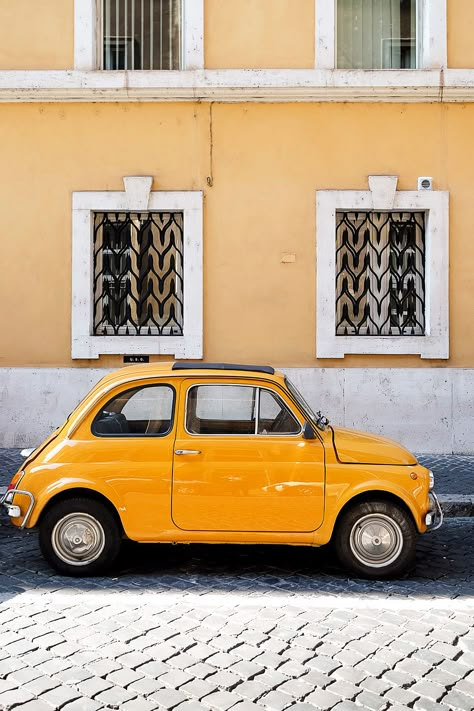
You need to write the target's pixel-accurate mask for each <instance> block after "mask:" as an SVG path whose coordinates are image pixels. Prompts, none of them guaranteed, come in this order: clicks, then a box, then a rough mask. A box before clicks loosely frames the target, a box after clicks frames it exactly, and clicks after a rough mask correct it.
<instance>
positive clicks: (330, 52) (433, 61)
mask: <svg viewBox="0 0 474 711" xmlns="http://www.w3.org/2000/svg"><path fill="white" fill-rule="evenodd" d="M418 2H419V17H420V18H421V19H420V22H419V24H420V26H421V32H420V37H419V38H418V42H419V45H418V52H417V56H418V58H419V65H420V66H419V67H418V69H441V68H444V67H446V66H447V11H446V0H418ZM336 4H337V0H315V5H316V39H315V66H316V68H317V69H337V66H336V56H337V54H336V42H337V37H336V32H337V31H336ZM340 71H353V72H355V71H380V72H388V71H390V72H397V73H398V81H399V83H400V84H403V82H404V79H403V76H404V74H405V73H406V72H408V71H410V70H409V69H398V70H393V69H379V70H375V69H371V70H355V69H354V70H347V69H346V70H340ZM411 71H414V70H411Z"/></svg>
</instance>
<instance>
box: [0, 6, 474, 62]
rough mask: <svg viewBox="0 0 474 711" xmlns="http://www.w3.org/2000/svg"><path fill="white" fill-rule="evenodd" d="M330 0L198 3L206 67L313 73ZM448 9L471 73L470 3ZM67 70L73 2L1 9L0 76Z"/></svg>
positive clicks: (452, 52) (451, 48)
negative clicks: (320, 17) (319, 19)
mask: <svg viewBox="0 0 474 711" xmlns="http://www.w3.org/2000/svg"><path fill="white" fill-rule="evenodd" d="M80 1H81V0H78V2H80ZM82 1H84V2H85V1H88V0H82ZM329 2H331V0H316V2H315V0H204V11H205V20H204V28H205V29H204V35H205V36H204V42H205V64H206V66H207V67H208V68H211V69H216V68H217V69H226V68H237V69H243V68H262V69H263V68H269V69H278V68H287V69H305V68H312V67H314V49H315V15H316V13H321V12H323V11H324V9H325V6H326V5H327V4H328V3H329ZM447 9H448V18H447V19H448V66H449V67H454V68H473V67H474V50H473V45H472V38H471V35H472V31H471V28H472V24H473V21H474V7H473V4H472V2H469V0H449V2H448V3H447ZM73 65H74V0H42V1H41V2H32V1H31V0H15V2H3V3H0V71H1V70H4V69H31V70H39V69H72V68H73Z"/></svg>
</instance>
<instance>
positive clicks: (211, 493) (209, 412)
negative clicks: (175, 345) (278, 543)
mask: <svg viewBox="0 0 474 711" xmlns="http://www.w3.org/2000/svg"><path fill="white" fill-rule="evenodd" d="M302 424H303V419H302V417H301V415H300V414H299V413H297V412H296V411H295V409H294V406H293V404H292V403H291V400H290V399H289V397H288V395H287V394H286V393H285V392H284V391H283V389H280V388H278V387H277V386H276V385H275V384H273V383H269V384H268V385H266V384H265V386H264V387H263V386H262V385H261V384H259V383H257V382H255V383H252V382H249V381H246V380H238V379H236V380H233V381H232V382H229V380H228V379H227V380H224V379H222V380H220V379H214V380H212V381H202V380H201V381H198V380H193V379H188V380H185V381H184V382H183V383H182V386H181V392H180V398H179V413H178V422H177V435H176V442H175V454H174V465H173V484H172V517H173V521H174V523H175V525H176V526H178V527H179V528H181V529H184V530H192V531H199V530H201V531H204V530H207V531H262V532H263V531H265V532H268V531H291V532H299V531H301V532H309V531H313V530H315V529H316V528H318V527H319V526H320V524H321V523H322V520H323V511H324V449H323V446H322V444H321V442H320V441H319V439H314V440H308V439H304V438H303V435H302Z"/></svg>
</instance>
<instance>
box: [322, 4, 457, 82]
mask: <svg viewBox="0 0 474 711" xmlns="http://www.w3.org/2000/svg"><path fill="white" fill-rule="evenodd" d="M315 47H316V56H315V66H316V68H317V69H341V70H344V69H349V70H354V69H356V70H367V69H370V70H377V69H385V70H389V69H392V70H400V69H439V68H442V67H446V61H447V21H446V0H317V3H316V41H315ZM390 81H391V84H392V85H398V84H400V83H402V82H405V81H406V78H404V77H403V76H400V75H398V76H397V75H394V76H392V77H391V80H390Z"/></svg>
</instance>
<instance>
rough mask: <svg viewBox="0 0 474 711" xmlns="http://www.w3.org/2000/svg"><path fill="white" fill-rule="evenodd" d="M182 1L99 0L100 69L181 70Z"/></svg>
mask: <svg viewBox="0 0 474 711" xmlns="http://www.w3.org/2000/svg"><path fill="white" fill-rule="evenodd" d="M181 25H182V8H181V0H102V36H103V65H102V66H103V69H107V70H111V69H180V68H181V45H182V38H181V34H182V30H181Z"/></svg>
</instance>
